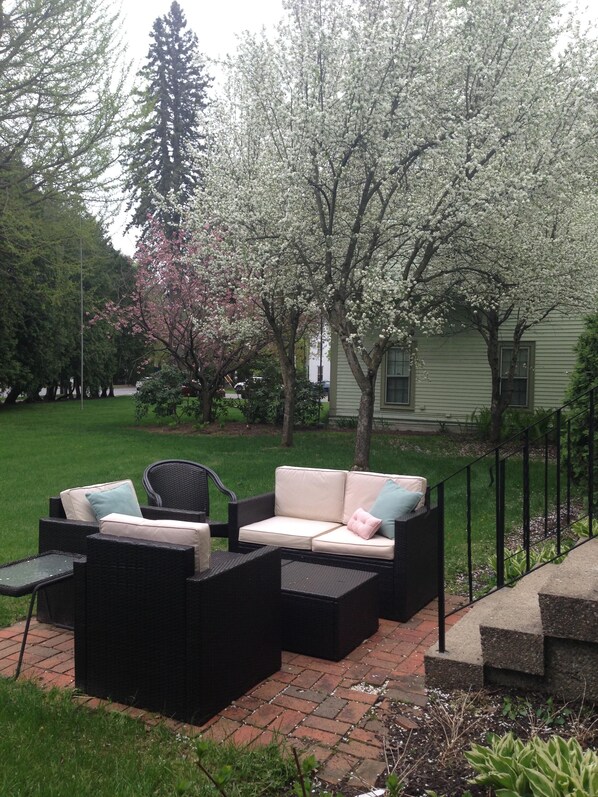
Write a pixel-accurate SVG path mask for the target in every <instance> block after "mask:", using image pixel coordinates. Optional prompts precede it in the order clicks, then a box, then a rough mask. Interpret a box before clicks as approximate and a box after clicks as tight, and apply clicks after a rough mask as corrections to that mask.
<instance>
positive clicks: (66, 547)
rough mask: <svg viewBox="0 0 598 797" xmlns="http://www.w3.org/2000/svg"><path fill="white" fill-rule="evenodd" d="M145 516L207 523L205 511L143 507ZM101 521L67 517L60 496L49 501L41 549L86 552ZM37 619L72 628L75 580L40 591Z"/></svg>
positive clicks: (42, 523)
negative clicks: (89, 538)
mask: <svg viewBox="0 0 598 797" xmlns="http://www.w3.org/2000/svg"><path fill="white" fill-rule="evenodd" d="M141 513H142V514H143V517H145V518H148V519H150V520H167V519H168V520H184V521H187V522H191V523H197V522H204V521H205V516H204V514H203V512H192V511H190V510H182V509H179V510H177V509H168V508H165V507H164V508H163V507H158V506H142V507H141ZM98 531H99V524H98V523H97V522H91V521H87V520H67V517H66V514H65V511H64V507H63V505H62V500H61V499H60V496H52V497H51V498H50V500H49V514H48V516H47V517H44V518H41V519H40V521H39V536H38V550H39V553H45V552H46V551H67V552H69V553H78V554H83V555H85V554H87V539H88V537H90V536H91V535H92V534H97V533H98ZM37 619H38V620H39V621H40V622H41V623H52V624H53V625H58V626H64V627H65V628H72V627H73V625H74V622H75V609H74V598H73V584H72V581H70V580H69V581H65V582H63V583H61V584H52V585H51V586H49V587H47V589H45V590H43V592H42V593H40V596H39V599H38V604H37Z"/></svg>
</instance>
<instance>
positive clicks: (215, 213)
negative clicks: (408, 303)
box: [193, 80, 317, 447]
mask: <svg viewBox="0 0 598 797" xmlns="http://www.w3.org/2000/svg"><path fill="white" fill-rule="evenodd" d="M224 91H225V98H226V99H225V101H224V102H222V101H221V102H219V103H215V104H214V107H213V109H212V115H211V119H210V130H211V131H212V135H211V137H210V138H211V146H210V147H209V149H208V151H207V153H206V157H205V166H204V172H205V178H204V183H205V186H204V190H203V191H202V192H201V193H200V194H199V195H198V197H197V198H196V203H195V208H194V214H193V218H194V221H195V228H194V229H195V234H197V235H201V236H203V238H204V246H206V247H210V244H211V243H213V240H212V241H210V240H209V235H207V240H205V239H206V224H205V222H206V219H209V220H210V221H212V222H214V223H219V224H222V225H224V226H225V227H226V235H225V236H224V237H223V239H222V240H220V241H218V244H217V247H216V249H215V251H213V252H212V256H213V257H214V258H219V259H220V260H221V262H222V268H223V269H226V267H227V266H226V263H227V261H229V260H230V259H231V258H232V257H234V258H235V260H236V262H237V263H239V264H242V265H240V268H242V273H243V279H242V280H241V283H240V285H239V288H238V289H239V291H240V292H241V294H242V295H243V297H244V301H245V302H247V304H248V305H250V306H251V307H252V308H253V310H254V312H255V314H256V316H257V317H259V318H260V319H261V323H262V324H264V325H265V326H266V327H267V328H268V329H269V330H270V336H271V339H272V341H273V343H274V346H275V348H276V352H277V354H278V359H279V363H280V370H281V375H282V381H283V389H284V414H283V423H282V445H283V446H287V447H290V446H292V444H293V429H294V423H295V400H296V384H297V369H296V362H295V355H296V348H297V344H298V342H299V341H300V340H301V339H302V337H303V336H304V335H306V334H308V333H310V332H311V331H312V328H313V327H314V325H315V319H316V316H317V313H316V306H315V302H314V295H313V289H312V286H311V284H310V283H309V282H308V281H306V280H305V275H304V273H303V269H302V267H301V264H300V262H299V261H298V258H297V256H296V253H295V251H294V248H293V247H291V246H289V245H285V241H284V239H283V238H281V237H280V235H279V226H280V224H281V223H282V221H283V218H282V217H283V216H284V212H285V207H284V204H281V203H284V197H283V196H281V197H280V200H281V202H280V203H279V202H277V201H276V199H275V198H274V194H273V191H275V190H276V188H277V186H276V185H273V184H272V181H271V180H270V175H271V171H272V163H271V161H270V159H269V154H268V147H264V146H262V142H261V141H260V140H259V137H257V138H256V137H255V134H256V133H257V130H255V129H253V127H252V120H251V116H250V115H249V116H248V115H246V114H245V113H244V111H245V110H247V109H246V108H244V107H241V108H237V107H236V106H235V101H234V97H235V91H236V83H235V81H234V80H229V82H228V84H226V86H225V88H224ZM266 195H268V199H267V200H266ZM258 197H259V201H257V202H256V198H258ZM202 249H203V247H202ZM212 249H213V247H212Z"/></svg>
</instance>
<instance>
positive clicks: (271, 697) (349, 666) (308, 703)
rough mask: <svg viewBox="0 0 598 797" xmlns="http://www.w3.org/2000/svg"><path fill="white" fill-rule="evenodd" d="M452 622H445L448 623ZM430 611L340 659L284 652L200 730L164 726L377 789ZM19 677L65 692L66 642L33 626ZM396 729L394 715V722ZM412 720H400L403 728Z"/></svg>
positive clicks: (420, 700) (431, 629) (6, 636)
mask: <svg viewBox="0 0 598 797" xmlns="http://www.w3.org/2000/svg"><path fill="white" fill-rule="evenodd" d="M454 621H455V616H453V617H451V618H450V622H451V624H452V623H453V622H454ZM23 630H24V623H22V622H21V623H17V624H16V625H14V626H12V627H10V628H3V629H0V677H10V676H11V675H14V671H15V668H16V663H17V659H18V656H19V647H20V642H21V639H22V634H23ZM436 630H437V626H436V606H435V604H434V603H433V604H430V605H429V606H427V607H426V608H425V609H423V610H422V611H420V612H418V614H417V615H415V617H413V618H412V619H411V620H409V621H408V622H407V623H394V622H392V621H390V620H380V628H379V630H378V631H377V632H376V633H375V634H374V635H373V636H372V637H370V638H369V639H367V640H365V642H363V643H362V644H361V645H360V646H359V647H358V648H356V649H355V650H354V651H352V653H350V654H349V656H347V658H346V659H344V660H343V661H340V662H330V661H323V660H322V659H315V658H312V657H310V656H303V655H298V654H294V653H289V652H288V651H284V652H283V657H282V658H283V665H282V668H281V670H280V671H279V672H277V673H275V674H274V675H273V676H272V677H271V678H269V679H267V680H266V681H263V682H262V683H261V684H258V685H257V686H256V687H255V688H254V689H252V690H250V692H248V693H247V694H246V695H243V697H241V698H239V699H238V700H236V701H235V702H234V703H233V704H232V705H230V706H228V707H227V708H226V709H224V710H223V711H222V712H221V713H220V714H219V715H217V716H216V717H213V718H212V719H211V720H209V721H208V722H207V723H205V725H203V726H200V727H197V726H190V725H185V724H184V723H180V722H175V721H171V720H167V721H166V725H167V726H168V727H171V728H172V730H173V731H176V732H177V733H186V734H187V735H190V736H191V735H193V736H195V735H198V734H201V735H202V736H205V737H206V738H209V739H212V740H214V741H216V742H225V741H226V742H230V743H233V744H237V745H247V746H249V747H256V746H260V745H267V744H270V743H271V742H272V741H274V742H277V743H279V744H284V745H285V747H286V748H287V750H288V748H289V746H295V747H296V748H297V750H298V752H299V754H300V755H302V756H304V755H305V756H306V755H312V754H313V755H314V756H315V757H316V759H317V760H318V761H319V763H320V767H319V771H318V777H319V778H320V779H321V780H322V781H324V782H325V783H328V784H330V785H332V786H335V785H337V784H339V783H341V782H344V781H347V782H348V783H349V785H350V786H352V787H358V786H359V785H363V787H364V789H363V790H364V791H366V790H368V789H369V788H371V787H373V786H375V785H376V782H377V781H378V780H379V778H380V777H381V776H383V775H384V773H385V771H386V762H385V758H384V738H383V734H384V727H385V726H384V722H383V719H384V716H385V714H386V712H387V711H388V710H389V706H390V701H392V700H397V701H399V702H403V703H411V704H413V705H416V706H422V705H425V702H426V690H425V686H424V679H423V672H424V666H423V657H424V653H425V651H426V650H427V649H428V648H429V647H430V646H431V645H432V644H434V642H435V641H436ZM29 634H30V635H29V638H28V644H27V648H26V650H25V657H24V661H23V669H22V671H21V676H20V677H21V678H30V679H32V680H36V681H37V682H38V683H39V684H40V686H42V687H46V688H55V687H59V688H71V689H72V688H73V687H74V682H75V674H74V662H73V636H72V634H70V633H69V632H66V631H64V629H58V628H54V627H52V626H49V625H42V624H39V623H37V622H36V621H34V622H32V624H31V629H30V632H29ZM73 700H74V701H76V702H77V703H79V704H80V705H81V706H85V707H86V708H91V709H93V708H97V707H98V706H106V707H107V708H109V709H110V710H113V711H120V712H123V713H126V714H127V715H128V716H130V717H132V718H136V719H138V720H139V721H140V722H144V723H146V724H147V725H150V726H152V725H156V724H158V723H159V722H162V721H164V719H163V718H160V717H159V716H158V715H156V714H152V713H150V712H145V711H143V710H142V709H138V708H134V707H125V706H121V705H118V704H109V703H107V701H103V700H98V699H97V698H90V697H86V696H85V695H77V694H75V693H74V692H73ZM398 722H399V724H401V718H400V717H399V719H398ZM414 724H415V723H414V722H413V720H412V719H409V718H408V717H405V718H404V727H406V728H411V727H412V726H413V725H414Z"/></svg>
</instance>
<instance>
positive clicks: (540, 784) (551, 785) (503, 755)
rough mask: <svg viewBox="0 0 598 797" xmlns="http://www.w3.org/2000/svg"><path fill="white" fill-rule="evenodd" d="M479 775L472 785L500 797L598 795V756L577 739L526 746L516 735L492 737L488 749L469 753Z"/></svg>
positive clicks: (535, 741) (536, 740)
mask: <svg viewBox="0 0 598 797" xmlns="http://www.w3.org/2000/svg"><path fill="white" fill-rule="evenodd" d="M465 757H466V759H467V760H468V761H469V763H470V764H471V766H472V767H473V768H474V770H475V771H476V772H477V773H478V774H477V775H476V777H475V778H473V779H472V781H471V782H472V783H476V784H478V785H482V786H488V787H490V788H491V789H494V790H495V792H496V795H497V797H589V795H592V794H598V754H597V753H596V752H595V751H594V750H585V751H584V750H583V749H582V747H581V745H580V744H579V742H578V741H577V739H574V738H572V739H568V740H565V739H563V738H562V737H560V736H552V737H551V738H550V739H548V740H544V739H540V738H539V737H537V736H536V737H534V738H532V739H530V740H529V741H528V742H522V741H521V740H520V739H517V737H515V736H514V735H513V734H512V733H507V734H505V735H504V736H496V735H491V736H490V739H489V744H488V745H487V746H484V745H478V744H475V745H473V746H472V748H471V750H469V751H468V752H466V753H465Z"/></svg>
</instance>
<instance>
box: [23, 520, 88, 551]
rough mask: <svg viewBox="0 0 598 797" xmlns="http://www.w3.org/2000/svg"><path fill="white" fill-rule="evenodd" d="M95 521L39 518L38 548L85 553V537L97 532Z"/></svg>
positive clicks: (41, 549)
mask: <svg viewBox="0 0 598 797" xmlns="http://www.w3.org/2000/svg"><path fill="white" fill-rule="evenodd" d="M98 530H99V527H98V524H97V523H95V522H94V523H92V522H90V521H87V520H67V519H66V518H41V520H40V521H39V537H38V549H39V552H40V553H43V552H44V551H68V552H69V553H81V554H86V553H87V538H88V537H89V535H90V534H97V533H98Z"/></svg>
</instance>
